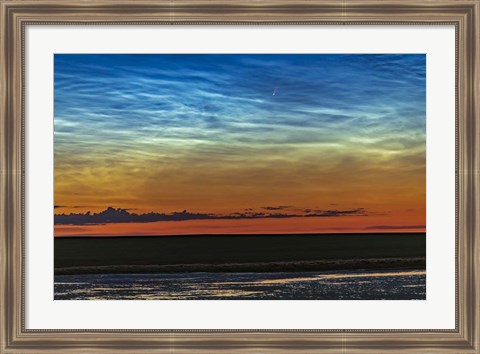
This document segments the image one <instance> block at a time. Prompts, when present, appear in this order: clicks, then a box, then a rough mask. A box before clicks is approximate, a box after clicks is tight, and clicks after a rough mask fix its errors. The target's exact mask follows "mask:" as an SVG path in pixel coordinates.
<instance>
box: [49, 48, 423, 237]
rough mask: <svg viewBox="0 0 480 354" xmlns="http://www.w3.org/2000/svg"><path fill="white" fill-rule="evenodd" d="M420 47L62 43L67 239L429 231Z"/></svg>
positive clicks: (59, 179)
mask: <svg viewBox="0 0 480 354" xmlns="http://www.w3.org/2000/svg"><path fill="white" fill-rule="evenodd" d="M425 64H426V63H425V55H423V54H379V55H373V54H352V55H345V54H292V55H289V54H231V55H230V54H229V55H227V54H182V55H173V54H129V55H127V54H56V55H55V120H54V128H55V135H54V136H55V149H54V150H55V206H54V210H55V213H54V214H55V216H54V219H55V232H54V235H55V236H82V235H85V236H116V235H125V236H127V235H187V234H192V235H196V234H225V235H228V234H307V233H308V234H309V233H318V234H321V233H367V232H383V233H390V232H391V233H395V232H425V230H426V226H425V223H426V184H425V178H426V163H425V156H426V155H425V152H426V135H425V109H426V108H425Z"/></svg>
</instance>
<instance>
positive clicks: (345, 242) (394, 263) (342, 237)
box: [54, 233, 426, 275]
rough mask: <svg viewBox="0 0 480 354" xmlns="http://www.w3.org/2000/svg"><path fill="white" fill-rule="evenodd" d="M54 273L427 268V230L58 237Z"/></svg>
mask: <svg viewBox="0 0 480 354" xmlns="http://www.w3.org/2000/svg"><path fill="white" fill-rule="evenodd" d="M54 242H55V253H54V255H55V274H57V275H59V274H89V273H124V274H125V273H159V272H164V273H166V272H172V273H175V272H282V271H284V272H292V271H321V270H340V269H382V268H383V269H387V268H396V269H402V268H411V269H413V268H415V269H424V268H425V255H426V239H425V233H395V234H392V233H390V234H387V233H384V234H380V233H378V234H321V235H315V234H312V235H190V236H129V237H126V236H124V237H57V238H55V241H54Z"/></svg>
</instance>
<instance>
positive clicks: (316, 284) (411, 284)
mask: <svg viewBox="0 0 480 354" xmlns="http://www.w3.org/2000/svg"><path fill="white" fill-rule="evenodd" d="M425 292H426V275H425V271H424V270H407V271H405V270H403V271H400V270H384V271H378V270H373V271H366V270H358V271H347V272H345V271H344V272H294V273H179V274H89V275H57V276H55V295H54V296H55V300H148V299H151V300H228V299H231V300H413V299H415V300H424V299H425Z"/></svg>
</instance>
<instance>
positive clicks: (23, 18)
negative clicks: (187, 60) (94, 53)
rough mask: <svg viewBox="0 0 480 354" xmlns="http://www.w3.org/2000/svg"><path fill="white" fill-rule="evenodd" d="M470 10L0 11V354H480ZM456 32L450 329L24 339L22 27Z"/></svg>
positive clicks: (331, 4) (355, 5)
mask: <svg viewBox="0 0 480 354" xmlns="http://www.w3.org/2000/svg"><path fill="white" fill-rule="evenodd" d="M479 9H480V0H429V1H425V0H383V1H381V0H350V1H348V2H347V1H345V0H340V1H338V0H337V1H335V0H298V1H295V0H258V1H248V0H235V1H228V0H223V1H222V0H122V1H115V0H70V1H68V0H0V28H1V30H0V48H1V49H0V69H1V72H0V98H1V104H0V171H1V174H0V353H53V352H58V353H67V352H79V353H80V352H81V353H97V352H98V353H118V352H135V353H173V352H175V353H185V352H194V353H198V354H201V353H213V352H218V353H225V352H228V353H259V352H261V353H292V352H308V353H311V352H325V353H332V352H338V353H340V352H341V353H385V352H392V353H397V352H398V353H400V352H401V353H407V352H408V353H413V352H415V353H465V354H467V353H480V340H479V338H480V326H479V323H480V222H479V218H480V217H479V215H480V210H479V204H480V194H479V189H480V184H479V177H480V164H479V162H480V154H479V152H480V151H479V147H480V145H479V144H480V120H479V104H480V90H479V89H480V65H479V64H480V63H479V60H480V30H479V28H480V17H479V15H480V13H479ZM55 24H58V25H60V24H61V25H73V24H76V25H99V24H102V25H118V24H122V25H128V24H132V25H133V24H136V25H138V24H159V25H168V26H172V25H173V26H174V25H178V24H201V25H218V24H225V25H278V24H285V25H305V24H309V25H325V24H338V25H343V24H349V25H350V24H351V25H359V26H361V25H366V24H368V25H393V24H401V25H432V26H435V25H444V24H448V25H454V26H455V28H456V139H457V140H456V145H457V146H456V159H457V161H456V194H457V195H456V220H457V225H456V241H457V242H456V256H457V257H456V259H457V264H456V276H457V282H456V328H455V329H454V330H382V329H378V330H342V329H339V330H321V329H318V330H289V329H285V330H256V329H251V330H220V329H219V330H198V329H191V330H176V329H169V330H82V329H75V330H60V329H59V330H29V329H26V328H25V299H24V288H25V274H24V272H25V253H24V246H25V245H24V236H25V235H24V230H25V228H24V200H25V189H24V177H25V173H28V171H25V163H24V145H25V130H24V113H25V104H24V102H25V92H24V79H25V61H24V59H25V58H24V49H25V37H24V34H25V28H26V26H29V25H55Z"/></svg>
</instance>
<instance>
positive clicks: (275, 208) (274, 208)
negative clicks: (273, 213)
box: [261, 205, 292, 210]
mask: <svg viewBox="0 0 480 354" xmlns="http://www.w3.org/2000/svg"><path fill="white" fill-rule="evenodd" d="M291 207H292V206H291V205H279V206H264V207H261V208H262V209H264V210H283V209H288V208H291Z"/></svg>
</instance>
